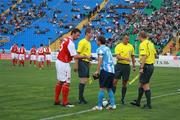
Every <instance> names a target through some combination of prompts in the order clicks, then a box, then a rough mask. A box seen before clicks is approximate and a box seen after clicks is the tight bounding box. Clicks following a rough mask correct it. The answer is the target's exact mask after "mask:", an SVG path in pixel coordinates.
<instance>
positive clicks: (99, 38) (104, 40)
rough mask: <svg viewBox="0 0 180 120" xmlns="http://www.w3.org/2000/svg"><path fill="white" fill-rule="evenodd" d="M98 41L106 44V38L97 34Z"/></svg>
mask: <svg viewBox="0 0 180 120" xmlns="http://www.w3.org/2000/svg"><path fill="white" fill-rule="evenodd" d="M98 41H100V42H101V44H103V45H104V44H106V38H105V37H104V36H99V37H98Z"/></svg>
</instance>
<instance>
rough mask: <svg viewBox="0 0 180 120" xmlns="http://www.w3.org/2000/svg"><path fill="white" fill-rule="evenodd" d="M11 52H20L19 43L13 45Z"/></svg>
mask: <svg viewBox="0 0 180 120" xmlns="http://www.w3.org/2000/svg"><path fill="white" fill-rule="evenodd" d="M11 53H18V46H17V45H13V46H12V47H11Z"/></svg>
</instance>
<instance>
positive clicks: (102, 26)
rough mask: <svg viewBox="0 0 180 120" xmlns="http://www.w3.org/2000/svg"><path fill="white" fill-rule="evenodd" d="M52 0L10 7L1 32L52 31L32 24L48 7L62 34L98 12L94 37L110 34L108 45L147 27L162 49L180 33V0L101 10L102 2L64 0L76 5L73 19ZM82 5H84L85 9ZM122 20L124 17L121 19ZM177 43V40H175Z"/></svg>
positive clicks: (0, 18)
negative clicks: (82, 3) (151, 11)
mask: <svg viewBox="0 0 180 120" xmlns="http://www.w3.org/2000/svg"><path fill="white" fill-rule="evenodd" d="M51 1H52V0H43V1H41V2H40V4H35V3H33V1H32V0H22V3H21V4H18V5H17V7H15V8H14V9H11V8H10V11H9V12H8V13H7V14H4V15H3V16H0V25H1V28H0V33H1V34H7V35H8V34H11V35H16V34H17V33H18V32H20V31H23V30H24V29H25V28H27V27H29V28H31V27H34V28H35V30H34V34H44V35H45V34H47V33H48V32H50V31H51V29H50V28H48V27H46V26H44V27H42V26H40V25H38V24H37V25H36V24H35V25H34V26H31V24H32V23H33V22H34V21H35V20H38V19H40V18H42V17H44V16H47V14H48V13H47V11H48V10H51V11H52V16H51V17H48V19H47V21H46V22H49V23H52V25H53V26H54V25H57V26H58V28H57V30H55V31H56V34H58V35H59V36H62V35H63V34H64V33H66V32H65V29H66V30H67V31H69V30H71V29H72V28H74V27H75V26H76V25H77V23H79V22H80V21H81V20H83V19H86V18H88V19H89V20H90V18H91V17H92V16H93V15H94V14H95V13H96V12H98V16H97V17H96V18H95V19H94V20H92V21H89V24H88V25H84V26H85V27H87V26H91V27H92V28H93V29H94V31H95V32H94V38H93V39H95V40H96V39H97V36H99V35H105V36H106V38H107V45H108V46H109V47H114V46H115V45H116V44H117V43H118V42H120V40H122V38H123V36H124V35H125V34H132V35H133V34H134V35H136V34H137V33H138V32H139V31H141V30H144V31H146V32H148V33H149V38H150V39H151V40H152V42H153V43H154V44H155V45H156V46H157V49H158V53H161V52H162V48H163V47H164V46H165V45H166V44H167V43H168V42H169V40H170V39H172V38H173V37H175V36H177V35H179V28H180V23H179V22H180V20H179V19H180V17H179V11H180V6H179V3H178V0H173V1H172V0H164V3H163V5H162V7H161V8H160V9H157V8H156V7H154V6H152V5H151V2H149V1H148V2H147V1H146V2H145V1H144V2H143V1H141V2H136V1H135V3H133V4H132V5H130V6H125V5H124V6H123V5H121V4H119V5H118V4H113V3H111V4H108V5H107V6H106V7H105V8H104V9H102V10H101V11H99V10H100V5H99V4H98V3H96V5H95V7H94V8H92V7H90V6H88V5H86V4H84V5H83V7H82V5H81V7H82V8H81V7H80V4H81V3H79V2H77V1H75V0H64V3H67V4H69V5H71V6H72V9H71V12H72V16H71V19H70V20H69V16H68V14H64V17H59V16H60V14H63V13H62V10H61V9H59V8H52V7H49V5H48V4H49V3H50V2H51ZM16 2H17V0H13V1H11V2H7V4H8V5H9V6H11V5H13V4H14V3H16ZM0 6H1V11H3V10H4V7H5V5H3V4H2V3H1V5H0ZM145 7H146V8H150V9H153V10H154V12H153V13H152V14H151V15H148V14H145V13H144V12H143V10H142V9H144V8H145ZM82 9H84V11H83V12H81V11H82ZM119 9H125V10H131V12H130V13H126V12H123V13H119V11H118V10H119ZM120 20H122V21H123V22H122V21H120ZM173 46H174V44H173Z"/></svg>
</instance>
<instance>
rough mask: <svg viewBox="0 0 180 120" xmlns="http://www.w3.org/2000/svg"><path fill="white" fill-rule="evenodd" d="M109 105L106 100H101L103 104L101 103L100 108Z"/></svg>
mask: <svg viewBox="0 0 180 120" xmlns="http://www.w3.org/2000/svg"><path fill="white" fill-rule="evenodd" d="M108 105H109V102H108V100H106V99H105V98H104V99H103V102H102V107H104V108H105V107H107V106H108Z"/></svg>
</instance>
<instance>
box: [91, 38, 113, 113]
mask: <svg viewBox="0 0 180 120" xmlns="http://www.w3.org/2000/svg"><path fill="white" fill-rule="evenodd" d="M105 43H106V39H105V38H104V37H103V36H99V37H98V41H97V44H98V46H99V48H98V49H97V54H98V65H97V70H96V72H95V73H94V74H93V75H94V76H98V75H99V74H100V75H99V76H100V77H99V86H100V91H99V95H98V105H97V106H95V107H93V110H102V109H103V108H102V102H103V98H104V92H105V90H107V91H108V95H109V99H110V105H109V106H107V108H106V109H116V105H115V100H114V94H113V92H112V87H113V79H114V62H113V56H112V53H111V51H110V49H109V48H108V47H107V46H106V45H105Z"/></svg>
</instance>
